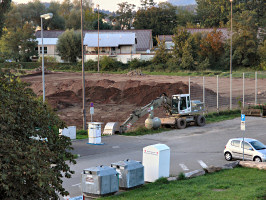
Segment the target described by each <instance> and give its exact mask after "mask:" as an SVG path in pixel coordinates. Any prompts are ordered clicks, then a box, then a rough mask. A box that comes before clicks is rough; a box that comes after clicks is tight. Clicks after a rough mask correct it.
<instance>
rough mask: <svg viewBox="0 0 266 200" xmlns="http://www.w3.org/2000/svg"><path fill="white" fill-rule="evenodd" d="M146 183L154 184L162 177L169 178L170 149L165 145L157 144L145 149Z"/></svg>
mask: <svg viewBox="0 0 266 200" xmlns="http://www.w3.org/2000/svg"><path fill="white" fill-rule="evenodd" d="M142 161H143V162H142V164H143V166H144V181H146V182H154V181H156V180H157V179H159V178H161V177H169V171H170V148H169V147H168V146H167V145H165V144H155V145H150V146H147V147H144V148H143V160H142Z"/></svg>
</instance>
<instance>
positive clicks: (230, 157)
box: [224, 152, 232, 161]
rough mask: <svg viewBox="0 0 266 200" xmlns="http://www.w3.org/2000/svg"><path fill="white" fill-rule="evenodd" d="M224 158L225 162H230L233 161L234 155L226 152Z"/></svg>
mask: <svg viewBox="0 0 266 200" xmlns="http://www.w3.org/2000/svg"><path fill="white" fill-rule="evenodd" d="M224 158H225V160H227V161H230V160H232V154H231V153H229V152H226V153H225V154H224Z"/></svg>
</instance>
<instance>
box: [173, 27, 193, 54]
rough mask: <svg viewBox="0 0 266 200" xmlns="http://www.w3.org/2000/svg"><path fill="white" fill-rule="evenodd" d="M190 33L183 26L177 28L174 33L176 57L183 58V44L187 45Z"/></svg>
mask: <svg viewBox="0 0 266 200" xmlns="http://www.w3.org/2000/svg"><path fill="white" fill-rule="evenodd" d="M190 35H191V34H190V33H189V32H187V30H186V29H185V28H183V27H178V28H177V29H176V32H175V34H174V35H173V37H172V38H173V42H174V47H173V53H174V55H175V57H177V58H181V57H182V55H183V46H184V45H185V43H186V41H187V40H188V38H189V37H190Z"/></svg>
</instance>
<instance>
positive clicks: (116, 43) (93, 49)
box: [35, 29, 154, 63]
mask: <svg viewBox="0 0 266 200" xmlns="http://www.w3.org/2000/svg"><path fill="white" fill-rule="evenodd" d="M62 33H64V31H54V30H51V31H50V30H45V31H43V38H44V40H43V43H44V55H45V56H53V57H55V58H56V59H57V61H59V62H62V60H61V58H60V56H58V52H57V51H56V43H57V40H58V37H59V36H60V35H61V34H62ZM99 33H100V34H99V35H100V40H99V44H100V45H99V46H100V56H110V57H113V58H115V59H117V60H119V61H122V62H124V63H126V62H127V61H129V60H130V59H134V58H138V59H140V60H149V59H151V58H152V57H153V56H154V54H153V53H150V50H151V49H152V48H153V41H152V30H151V29H147V30H138V29H131V30H100V32H99ZM35 36H36V38H37V41H38V49H37V48H36V50H38V53H39V55H41V51H42V49H41V46H42V42H41V31H37V32H36V34H35ZM84 46H85V50H86V51H85V56H84V57H85V60H89V59H95V60H97V58H98V30H85V31H84Z"/></svg>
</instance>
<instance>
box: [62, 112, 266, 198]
mask: <svg viewBox="0 0 266 200" xmlns="http://www.w3.org/2000/svg"><path fill="white" fill-rule="evenodd" d="M240 121H241V119H240V118H236V119H234V120H228V121H223V122H219V123H213V124H207V125H206V126H204V127H196V126H191V127H188V128H186V129H183V130H172V131H168V132H163V133H159V134H154V135H145V136H138V137H129V136H120V135H113V136H104V137H102V142H103V143H104V145H89V144H87V142H88V141H87V140H76V141H73V147H74V151H73V153H74V154H80V156H81V157H80V158H78V159H77V164H76V165H72V166H71V169H72V170H74V171H75V174H74V175H73V176H72V178H71V179H63V186H64V188H66V189H67V191H69V193H70V197H75V196H80V195H81V194H82V193H81V190H80V184H81V172H82V170H83V169H86V168H89V167H95V166H99V165H110V164H111V163H113V162H117V161H120V160H124V159H132V160H138V161H142V149H143V147H145V146H148V145H152V144H158V143H162V144H166V145H167V146H169V147H170V155H171V156H170V175H178V174H179V173H180V172H184V173H186V172H190V171H193V170H196V169H201V168H202V167H204V166H205V167H206V165H207V166H211V165H214V166H220V165H223V164H226V163H228V162H227V161H226V160H225V159H224V156H223V150H224V147H225V144H226V143H227V141H228V140H229V139H230V138H235V137H243V133H244V135H245V137H249V138H255V139H258V140H260V141H261V142H262V143H264V144H266V118H259V117H246V131H241V130H240Z"/></svg>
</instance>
